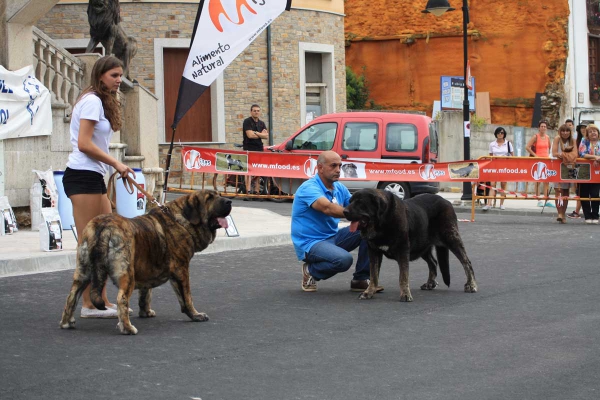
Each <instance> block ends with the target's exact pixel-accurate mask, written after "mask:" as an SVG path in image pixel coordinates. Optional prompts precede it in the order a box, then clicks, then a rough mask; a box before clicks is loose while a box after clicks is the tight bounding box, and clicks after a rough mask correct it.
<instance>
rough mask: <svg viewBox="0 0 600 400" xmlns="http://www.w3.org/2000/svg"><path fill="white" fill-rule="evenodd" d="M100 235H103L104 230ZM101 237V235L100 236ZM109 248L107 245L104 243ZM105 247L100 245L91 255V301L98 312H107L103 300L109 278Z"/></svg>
mask: <svg viewBox="0 0 600 400" xmlns="http://www.w3.org/2000/svg"><path fill="white" fill-rule="evenodd" d="M99 233H103V232H102V230H100V231H99ZM98 236H100V235H98ZM99 242H102V240H100V241H99ZM103 244H105V245H106V246H107V243H103ZM104 247H105V246H102V244H100V243H98V244H97V245H96V246H95V247H94V248H93V249H92V250H91V251H90V254H89V261H90V300H91V301H92V304H93V305H94V307H96V308H97V309H98V310H106V304H104V300H102V291H103V290H104V285H106V278H107V276H108V273H107V270H106V267H105V265H104V263H105V262H106V259H107V256H108V254H105V253H104V252H103V251H102V249H103V248H104Z"/></svg>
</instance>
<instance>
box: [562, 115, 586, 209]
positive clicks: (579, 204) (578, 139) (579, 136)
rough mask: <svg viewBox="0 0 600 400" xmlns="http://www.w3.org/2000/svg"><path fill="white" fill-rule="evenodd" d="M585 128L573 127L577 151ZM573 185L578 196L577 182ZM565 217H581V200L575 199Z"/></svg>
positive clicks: (583, 136)
mask: <svg viewBox="0 0 600 400" xmlns="http://www.w3.org/2000/svg"><path fill="white" fill-rule="evenodd" d="M586 128H587V126H586V125H582V124H579V125H577V128H575V131H576V132H577V138H575V141H576V145H577V151H578V152H579V145H580V144H581V140H582V139H584V138H587V133H586ZM573 185H574V186H575V194H576V195H577V196H579V183H574V184H573ZM567 217H569V218H580V217H581V201H579V200H577V204H576V205H575V210H574V211H572V212H571V213H570V214H567Z"/></svg>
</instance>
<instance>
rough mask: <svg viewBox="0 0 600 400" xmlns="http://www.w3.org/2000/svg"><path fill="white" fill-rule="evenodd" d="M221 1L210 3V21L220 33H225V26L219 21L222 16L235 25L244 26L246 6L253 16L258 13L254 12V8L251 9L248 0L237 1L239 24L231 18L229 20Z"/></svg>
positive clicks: (215, 0) (216, 0) (211, 0)
mask: <svg viewBox="0 0 600 400" xmlns="http://www.w3.org/2000/svg"><path fill="white" fill-rule="evenodd" d="M221 1H222V0H210V3H208V15H209V16H210V20H211V21H212V23H213V25H214V26H215V28H217V30H218V31H219V32H223V26H222V25H221V21H219V18H220V17H221V15H224V16H225V18H227V19H228V20H229V22H231V23H234V24H236V25H242V24H243V23H244V16H243V15H242V6H245V7H246V8H247V9H248V11H250V12H251V13H252V14H256V11H254V10H253V9H252V7H250V5H249V4H248V2H247V1H246V0H235V8H236V10H237V16H238V22H234V21H233V20H232V19H231V18H229V15H227V11H225V8H224V7H223V4H222V3H221Z"/></svg>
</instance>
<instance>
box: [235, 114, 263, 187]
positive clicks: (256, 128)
mask: <svg viewBox="0 0 600 400" xmlns="http://www.w3.org/2000/svg"><path fill="white" fill-rule="evenodd" d="M260 112H261V110H260V106H259V105H258V104H252V107H250V114H251V116H250V117H248V118H246V119H245V120H244V123H243V125H242V131H243V132H242V135H243V137H244V141H243V149H244V150H247V151H264V146H263V141H262V140H263V139H267V138H268V137H269V131H268V130H267V126H266V125H265V123H264V122H263V121H261V120H260V118H259V117H260ZM250 181H252V182H253V184H252V186H253V190H251V191H249V193H258V192H259V191H260V188H259V180H258V179H257V178H254V179H252V177H251V176H249V175H248V176H247V177H246V187H247V188H249V187H250Z"/></svg>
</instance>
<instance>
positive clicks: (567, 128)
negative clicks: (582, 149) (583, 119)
mask: <svg viewBox="0 0 600 400" xmlns="http://www.w3.org/2000/svg"><path fill="white" fill-rule="evenodd" d="M561 131H569V133H570V135H569V139H568V144H567V146H575V139H574V138H573V131H572V130H571V127H570V126H569V125H567V124H563V125H561V126H560V127H559V128H558V137H559V140H560V141H561V142H562V136H560V132H561Z"/></svg>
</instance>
